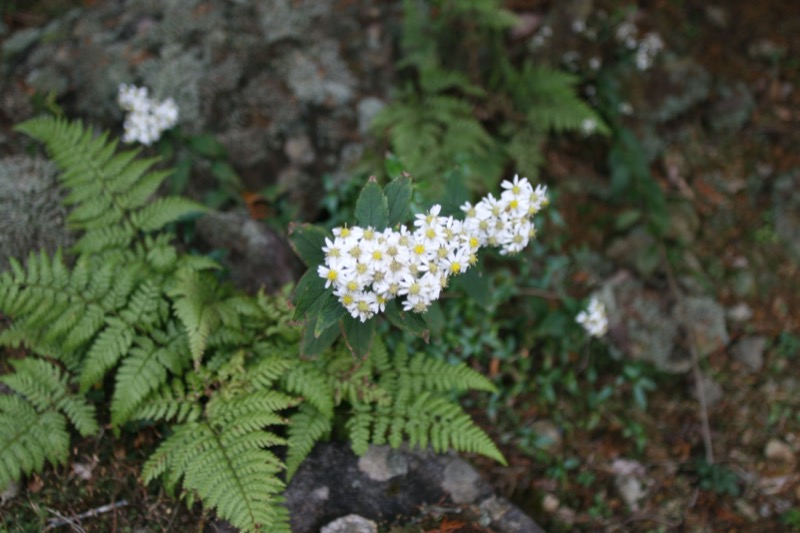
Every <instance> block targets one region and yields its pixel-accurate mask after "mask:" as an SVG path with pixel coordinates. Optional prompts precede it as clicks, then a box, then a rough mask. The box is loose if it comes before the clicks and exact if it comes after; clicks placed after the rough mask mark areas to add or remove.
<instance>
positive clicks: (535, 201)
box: [134, 92, 548, 322]
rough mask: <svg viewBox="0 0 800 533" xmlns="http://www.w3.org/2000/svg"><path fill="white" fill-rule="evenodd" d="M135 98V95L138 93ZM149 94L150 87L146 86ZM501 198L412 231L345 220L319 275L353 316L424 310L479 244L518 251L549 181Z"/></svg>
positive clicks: (434, 215)
mask: <svg viewBox="0 0 800 533" xmlns="http://www.w3.org/2000/svg"><path fill="white" fill-rule="evenodd" d="M134 96H135V95H134ZM145 96H146V92H145ZM501 187H502V189H503V192H502V194H501V195H500V198H495V197H494V196H492V195H491V194H488V195H486V196H485V197H484V198H483V199H481V201H480V202H478V203H477V204H475V205H474V206H473V205H472V204H470V203H469V202H467V203H465V204H464V205H463V206H461V210H462V211H464V213H465V215H466V217H465V219H464V220H458V219H456V218H453V217H451V216H450V217H443V216H440V215H439V213H440V212H441V209H442V208H441V206H440V205H434V206H433V207H431V209H430V210H429V211H428V212H427V213H423V214H419V215H416V217H415V220H414V230H413V231H411V230H409V228H408V227H407V226H405V225H401V226H400V227H399V228H398V229H397V230H394V229H392V228H387V229H385V230H383V231H375V230H374V229H373V228H366V229H364V228H360V227H358V226H350V227H348V226H342V227H338V228H334V230H333V236H334V237H333V240H331V239H330V238H326V239H325V246H323V247H322V251H323V253H324V254H325V262H324V264H322V265H319V267H317V274H318V275H319V276H320V277H321V278H322V279H324V280H325V287H326V288H328V287H332V288H333V294H334V295H335V296H336V297H337V298H338V299H339V302H340V303H341V304H342V305H343V306H344V307H345V308H346V309H347V311H348V313H350V315H351V316H352V317H353V318H356V319H359V320H361V321H362V322H364V321H366V320H369V319H370V318H372V317H373V316H374V315H375V314H377V313H379V312H382V311H384V309H385V306H386V303H387V302H388V301H390V300H392V299H394V298H397V297H402V298H404V302H403V303H402V306H403V309H404V310H406V311H413V312H416V313H422V312H425V311H426V310H427V309H428V307H429V306H430V305H431V303H433V302H434V301H436V300H438V299H439V296H440V295H441V292H442V290H443V289H444V288H445V287H447V284H448V279H449V278H450V276H455V275H458V274H463V273H464V272H466V271H467V270H468V269H469V268H470V267H471V266H473V265H474V264H475V263H476V262H477V253H478V250H479V249H480V247H481V246H486V245H492V246H497V247H499V248H500V253H501V254H503V255H506V254H514V253H517V252H520V251H521V250H522V249H523V248H525V246H527V245H528V243H529V242H530V240H531V239H532V238H533V237H534V236H535V235H536V228H535V227H534V225H533V222H532V221H531V217H533V216H534V215H535V214H536V213H538V212H539V210H540V209H542V208H543V207H545V206H546V205H547V203H548V199H547V187H545V186H542V185H538V186H537V187H536V188H535V189H534V188H533V186H532V185H531V184H530V182H529V181H528V179H527V178H520V177H519V176H518V175H517V176H514V179H513V181H504V182H503V183H502V184H501Z"/></svg>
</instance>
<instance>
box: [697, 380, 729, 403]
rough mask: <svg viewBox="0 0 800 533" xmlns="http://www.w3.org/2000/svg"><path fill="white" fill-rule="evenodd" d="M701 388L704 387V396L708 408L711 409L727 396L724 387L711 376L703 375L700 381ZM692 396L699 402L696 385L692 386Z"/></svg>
mask: <svg viewBox="0 0 800 533" xmlns="http://www.w3.org/2000/svg"><path fill="white" fill-rule="evenodd" d="M700 386H701V387H702V389H703V395H704V396H705V398H706V406H708V407H709V408H711V407H714V406H715V405H717V404H718V403H719V402H720V401H721V400H722V398H723V397H724V396H725V394H724V392H723V390H722V386H721V385H720V384H719V383H718V382H717V381H716V380H715V379H714V378H712V377H711V376H707V375H705V374H703V376H702V379H701V380H700ZM691 395H692V397H693V398H695V399H696V400H699V398H698V395H697V386H696V385H694V384H693V385H692V389H691Z"/></svg>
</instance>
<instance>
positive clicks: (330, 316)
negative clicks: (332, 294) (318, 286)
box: [314, 298, 347, 337]
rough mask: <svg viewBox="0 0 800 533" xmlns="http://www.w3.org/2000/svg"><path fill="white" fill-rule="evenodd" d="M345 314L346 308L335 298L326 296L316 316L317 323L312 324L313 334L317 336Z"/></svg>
mask: <svg viewBox="0 0 800 533" xmlns="http://www.w3.org/2000/svg"><path fill="white" fill-rule="evenodd" d="M345 315H347V309H345V308H344V306H343V305H342V304H341V302H339V300H337V299H336V298H328V299H327V300H325V303H324V304H323V305H322V309H320V311H319V317H318V318H317V325H316V326H314V336H315V337H319V336H320V335H322V333H323V332H324V331H325V330H326V329H328V328H329V327H331V326H332V325H334V324H336V323H337V322H339V320H341V319H342V318H344V317H345Z"/></svg>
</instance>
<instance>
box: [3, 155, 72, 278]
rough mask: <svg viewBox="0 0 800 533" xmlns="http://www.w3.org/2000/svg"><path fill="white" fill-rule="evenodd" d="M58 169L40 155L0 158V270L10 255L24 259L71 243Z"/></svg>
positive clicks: (50, 252) (6, 264)
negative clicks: (37, 156)
mask: <svg viewBox="0 0 800 533" xmlns="http://www.w3.org/2000/svg"><path fill="white" fill-rule="evenodd" d="M56 172H57V169H56V167H55V165H54V164H52V163H50V162H49V161H46V160H44V159H41V158H31V157H28V156H24V155H19V156H11V157H7V158H5V159H0V270H3V269H5V268H6V267H7V266H8V259H9V258H11V257H14V258H16V259H18V260H20V261H22V262H23V263H24V262H25V260H26V259H27V258H28V255H29V254H30V253H31V252H38V251H39V250H44V251H45V252H47V253H48V254H53V253H54V252H55V251H56V249H58V248H65V247H68V246H70V245H71V244H72V241H73V238H72V235H71V234H70V232H69V231H68V230H67V228H66V222H65V220H66V217H67V213H68V211H67V209H66V208H65V207H64V205H63V203H62V200H63V198H64V196H65V194H64V191H63V190H62V189H61V188H60V187H59V184H58V181H57V179H56Z"/></svg>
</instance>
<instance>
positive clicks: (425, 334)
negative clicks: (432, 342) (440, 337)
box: [386, 300, 430, 342]
mask: <svg viewBox="0 0 800 533" xmlns="http://www.w3.org/2000/svg"><path fill="white" fill-rule="evenodd" d="M386 318H388V319H389V322H391V323H392V324H394V325H395V326H396V327H398V328H400V329H402V330H403V331H407V332H408V333H411V334H412V335H416V336H418V337H422V338H423V339H424V340H425V342H428V338H429V337H430V329H429V328H428V322H427V321H426V320H425V317H424V316H423V315H420V314H418V313H409V312H407V311H401V310H400V308H399V307H398V306H397V301H396V300H391V301H389V302H387V303H386Z"/></svg>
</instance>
